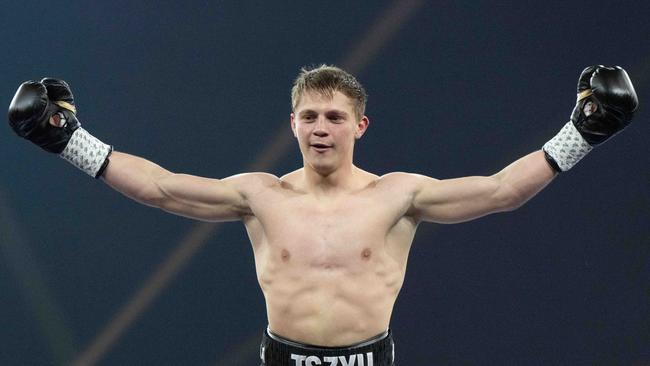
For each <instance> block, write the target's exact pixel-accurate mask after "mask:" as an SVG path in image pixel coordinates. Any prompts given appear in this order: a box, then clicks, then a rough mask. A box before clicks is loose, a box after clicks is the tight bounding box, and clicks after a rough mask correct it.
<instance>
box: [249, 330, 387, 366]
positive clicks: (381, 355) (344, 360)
mask: <svg viewBox="0 0 650 366" xmlns="http://www.w3.org/2000/svg"><path fill="white" fill-rule="evenodd" d="M394 349H395V346H394V342H393V337H392V333H391V331H390V329H389V330H386V331H385V332H382V333H380V334H378V335H376V336H374V337H371V338H369V339H366V340H363V341H361V342H358V343H355V344H351V345H347V346H341V347H322V346H317V345H310V344H304V343H301V342H298V341H294V340H291V339H287V338H283V337H281V336H279V335H277V334H273V332H271V330H270V329H268V328H267V329H266V331H265V332H264V335H263V337H262V345H261V347H260V358H261V359H262V362H263V363H262V365H266V366H310V365H336V364H342V365H350V366H392V365H393V362H394Z"/></svg>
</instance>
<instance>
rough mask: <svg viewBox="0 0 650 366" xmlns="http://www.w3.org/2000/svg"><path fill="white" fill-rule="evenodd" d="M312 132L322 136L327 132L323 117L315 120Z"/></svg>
mask: <svg viewBox="0 0 650 366" xmlns="http://www.w3.org/2000/svg"><path fill="white" fill-rule="evenodd" d="M313 133H314V135H316V136H318V137H324V136H327V135H328V134H329V132H327V121H325V118H322V117H320V118H318V119H317V120H316V125H315V126H314V131H313Z"/></svg>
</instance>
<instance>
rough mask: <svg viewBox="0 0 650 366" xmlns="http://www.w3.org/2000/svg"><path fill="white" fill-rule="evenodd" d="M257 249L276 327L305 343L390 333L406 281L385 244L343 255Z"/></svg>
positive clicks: (346, 342) (348, 341) (346, 340)
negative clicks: (393, 313) (400, 291)
mask: <svg viewBox="0 0 650 366" xmlns="http://www.w3.org/2000/svg"><path fill="white" fill-rule="evenodd" d="M265 249H267V250H262V251H261V252H257V253H255V255H256V263H257V274H258V280H259V283H260V286H261V288H262V291H263V293H264V296H265V299H266V306H267V315H268V319H269V327H270V329H271V331H272V332H273V333H275V334H277V335H279V336H282V337H284V338H287V339H290V340H294V341H297V342H300V343H305V344H311V345H317V346H325V347H338V346H346V345H351V344H355V343H358V342H361V341H363V340H366V339H368V338H371V337H373V336H375V335H377V334H379V333H382V332H384V331H386V329H387V328H388V325H389V321H390V316H391V313H392V309H393V305H394V303H395V299H396V298H397V294H398V292H399V290H400V288H401V286H402V283H403V281H404V271H403V268H402V266H401V265H400V264H398V262H397V261H395V260H394V259H393V258H392V257H390V256H389V255H388V254H387V253H386V252H385V250H383V246H377V245H373V246H370V247H365V248H364V247H356V248H354V246H353V248H348V250H344V251H343V253H338V255H334V256H332V255H322V253H321V255H318V251H316V253H313V252H304V253H301V250H300V248H293V249H297V250H292V248H280V247H278V246H273V245H272V246H268V247H266V248H265Z"/></svg>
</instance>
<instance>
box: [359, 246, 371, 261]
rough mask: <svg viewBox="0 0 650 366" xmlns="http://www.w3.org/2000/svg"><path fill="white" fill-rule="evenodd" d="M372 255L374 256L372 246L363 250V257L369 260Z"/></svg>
mask: <svg viewBox="0 0 650 366" xmlns="http://www.w3.org/2000/svg"><path fill="white" fill-rule="evenodd" d="M371 256H372V250H370V248H365V249H364V250H363V251H361V259H363V260H366V261H367V260H369V259H370V257H371Z"/></svg>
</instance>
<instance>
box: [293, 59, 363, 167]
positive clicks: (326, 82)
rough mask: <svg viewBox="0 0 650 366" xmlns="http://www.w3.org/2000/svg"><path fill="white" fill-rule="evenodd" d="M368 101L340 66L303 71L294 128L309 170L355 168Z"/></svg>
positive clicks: (295, 90)
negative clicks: (345, 166) (354, 159)
mask: <svg viewBox="0 0 650 366" xmlns="http://www.w3.org/2000/svg"><path fill="white" fill-rule="evenodd" d="M366 100H367V95H366V92H365V90H364V89H363V86H361V84H360V83H359V82H358V81H357V80H356V78H355V77H354V76H352V75H350V74H349V73H347V72H345V71H343V70H341V69H340V68H338V67H335V66H327V65H321V66H319V67H316V68H312V69H307V68H303V69H301V71H300V74H299V75H298V77H297V78H296V81H295V82H294V84H293V88H292V90H291V104H292V113H291V129H292V130H293V133H294V136H295V137H296V138H297V139H298V143H299V145H300V151H301V152H302V155H303V160H304V163H305V167H308V166H309V167H311V168H314V169H315V170H316V171H318V172H319V173H321V174H329V173H331V172H333V171H335V170H336V169H338V168H339V167H341V166H344V165H346V164H349V166H351V165H352V155H353V150H354V142H355V140H357V139H359V138H361V136H362V135H363V134H364V132H365V131H366V129H367V127H368V123H369V121H368V118H367V117H366V116H365V115H364V111H365V107H366Z"/></svg>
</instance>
